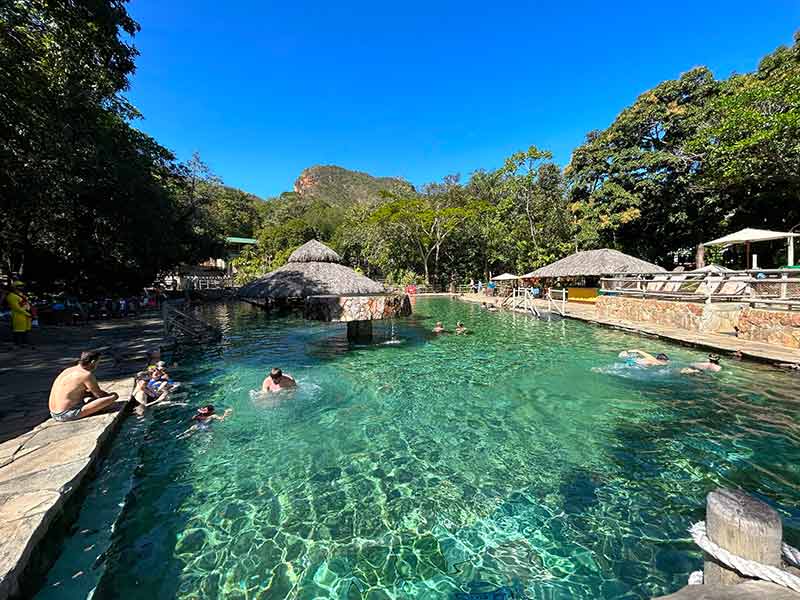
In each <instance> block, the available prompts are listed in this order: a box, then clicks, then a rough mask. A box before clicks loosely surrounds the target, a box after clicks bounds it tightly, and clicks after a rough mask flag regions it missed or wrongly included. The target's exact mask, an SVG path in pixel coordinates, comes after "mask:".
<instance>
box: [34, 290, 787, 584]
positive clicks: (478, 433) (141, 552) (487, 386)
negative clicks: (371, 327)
mask: <svg viewBox="0 0 800 600" xmlns="http://www.w3.org/2000/svg"><path fill="white" fill-rule="evenodd" d="M207 310H208V311H209V312H208V314H207V315H206V316H207V317H209V318H213V319H214V320H215V321H216V322H217V323H219V324H220V325H221V326H222V327H223V328H224V330H225V332H226V335H225V339H224V341H223V342H222V343H220V344H219V345H218V346H213V347H209V348H206V349H204V350H195V351H193V352H192V353H190V355H188V356H187V357H186V358H185V359H183V361H182V363H181V369H180V371H178V372H177V373H176V374H177V375H178V376H179V378H181V379H188V380H191V381H192V382H193V384H194V385H193V386H192V388H191V396H190V399H189V401H190V405H189V406H186V407H180V406H178V407H175V406H173V407H169V406H167V407H160V408H155V407H154V408H153V409H152V412H151V414H149V415H146V416H145V417H144V418H142V419H137V418H136V417H131V418H129V419H127V421H126V422H125V424H124V425H123V429H122V430H121V432H120V434H119V436H118V437H117V439H116V441H115V443H114V447H113V448H112V450H111V452H110V454H109V456H108V458H107V459H106V461H105V463H104V464H103V467H102V472H101V474H100V475H99V477H98V478H97V480H96V481H95V482H93V484H92V485H91V486H90V488H89V491H88V497H87V499H86V502H85V503H84V506H83V508H82V511H81V514H80V517H79V521H78V523H77V524H76V526H75V528H74V530H73V534H72V536H71V537H70V538H69V539H68V540H67V542H66V544H65V547H64V550H63V552H62V554H61V556H60V558H59V560H58V562H57V563H56V565H55V566H54V567H53V569H52V570H51V571H50V573H49V574H48V577H47V580H46V581H45V582H43V586H42V589H41V591H40V593H39V595H38V598H39V599H40V600H44V599H46V600H49V599H54V598H84V597H87V596H88V595H89V594H90V593H91V590H93V589H94V592H93V596H92V597H93V598H94V599H95V600H100V599H107V598H121V599H127V598H153V599H156V598H158V599H162V598H181V599H189V598H192V599H200V598H226V599H230V598H241V599H245V598H247V599H250V598H261V599H266V598H269V599H276V600H277V599H281V598H302V599H306V598H308V599H311V598H341V599H351V598H370V599H377V598H414V599H416V598H425V599H434V598H450V597H452V596H453V594H454V593H455V592H457V591H467V590H469V589H470V585H471V584H472V585H474V584H476V582H484V587H483V588H481V589H491V588H499V587H501V586H507V588H508V589H511V590H514V591H515V593H516V594H517V597H527V598H542V599H545V598H546V599H558V598H565V599H566V598H631V599H632V598H649V597H650V596H653V595H659V594H663V593H667V592H670V591H674V590H676V589H677V588H679V587H681V586H683V585H685V583H686V579H687V576H688V574H689V572H690V571H692V570H693V569H695V568H697V567H698V566H699V565H700V564H701V557H700V553H699V552H697V550H696V549H695V548H694V547H693V545H692V544H691V542H690V540H689V538H688V534H687V532H686V530H687V528H688V527H689V525H690V524H691V523H692V522H694V521H695V520H698V519H702V518H703V515H704V510H703V507H704V497H705V494H706V493H707V492H708V491H709V490H710V489H713V488H714V487H716V486H718V485H731V486H741V487H743V488H744V489H746V490H748V491H749V492H751V493H755V494H757V495H759V496H760V497H761V498H763V499H765V500H767V501H768V502H770V503H771V504H772V505H773V506H775V507H776V508H777V509H778V510H779V511H780V512H781V514H782V515H783V517H784V525H785V538H786V539H787V540H788V541H789V542H790V543H794V544H795V545H797V542H798V541H800V539H799V538H800V536H798V535H797V534H798V525H800V512H799V511H798V509H797V508H796V506H797V504H798V499H800V489H798V488H799V487H800V476H799V473H798V471H800V429H798V420H797V417H796V407H797V404H796V400H797V398H796V392H795V391H794V390H795V389H796V385H797V378H796V377H795V376H794V375H793V374H786V373H782V372H779V371H777V370H774V369H771V368H768V367H764V366H760V365H755V364H749V363H739V362H735V361H733V360H723V364H724V366H725V370H724V371H723V372H722V373H720V374H716V375H713V376H712V375H709V376H700V377H686V376H681V375H679V374H678V373H677V367H678V366H680V365H682V364H684V365H685V364H687V363H688V362H690V361H692V360H697V359H698V358H699V357H701V356H702V353H701V352H699V351H695V350H692V349H688V348H682V347H677V346H665V345H664V344H663V343H661V342H658V341H655V340H648V339H646V338H641V337H636V336H631V335H628V334H625V333H622V332H617V331H612V330H608V329H603V328H600V327H595V326H591V325H587V324H584V323H580V322H574V321H553V322H546V321H536V320H533V319H531V318H528V317H526V316H523V315H517V314H510V313H505V312H499V313H488V312H486V311H483V310H481V309H480V308H479V307H477V306H475V305H467V304H463V303H460V302H455V301H451V300H446V299H420V300H419V301H418V302H417V303H416V306H415V315H414V317H412V318H411V319H409V320H407V321H404V322H397V323H395V324H394V326H393V327H392V326H391V325H390V324H382V325H381V326H380V327H378V328H376V332H377V334H378V335H377V336H376V337H377V338H378V339H377V340H376V343H375V344H374V345H372V346H369V347H349V346H348V344H347V342H346V339H345V331H344V328H343V327H339V326H330V325H317V324H309V323H305V322H303V321H300V320H297V319H291V318H272V319H269V318H267V317H266V316H265V315H264V314H263V313H261V312H259V311H258V310H255V309H251V308H249V307H247V306H245V305H238V304H228V305H219V306H216V307H211V308H209V309H207ZM436 320H442V321H444V323H445V324H446V325H449V326H450V327H451V328H452V326H453V325H454V324H455V322H456V320H463V321H465V323H466V324H467V327H469V328H470V329H471V330H472V334H471V335H468V336H455V335H445V336H440V337H435V336H433V335H432V334H430V333H429V331H430V329H431V328H432V327H433V323H434V322H435V321H436ZM631 347H639V348H643V349H645V350H666V352H667V353H669V354H670V356H671V357H672V361H673V363H674V364H675V365H676V367H675V368H670V369H666V368H653V369H650V370H645V369H640V368H631V367H628V366H625V365H623V364H621V362H622V361H620V360H619V359H618V358H617V353H618V352H619V351H620V350H622V349H626V348H631ZM272 366H280V367H283V368H284V370H285V371H286V372H288V373H291V374H293V375H294V376H295V377H297V379H298V381H299V383H300V387H299V389H298V390H297V392H296V393H295V394H294V395H293V396H287V397H284V398H281V399H280V401H279V402H267V401H265V400H263V399H260V398H259V397H258V396H256V395H252V394H251V393H250V390H252V389H254V388H258V387H259V386H260V384H261V381H262V379H263V377H264V375H265V373H266V372H267V371H268V370H269V368H270V367H272ZM208 402H211V403H213V404H214V405H215V406H216V407H217V408H218V409H221V408H224V407H231V408H233V411H234V412H233V415H232V416H231V418H229V419H228V420H226V421H225V422H221V423H215V424H214V425H213V428H212V430H211V431H209V432H198V433H196V434H194V435H191V436H189V437H187V438H185V439H176V436H177V435H178V434H180V433H181V432H183V431H185V430H186V428H187V427H188V425H189V423H190V421H189V419H190V418H191V415H192V414H193V412H194V407H196V406H199V405H201V404H205V403H208Z"/></svg>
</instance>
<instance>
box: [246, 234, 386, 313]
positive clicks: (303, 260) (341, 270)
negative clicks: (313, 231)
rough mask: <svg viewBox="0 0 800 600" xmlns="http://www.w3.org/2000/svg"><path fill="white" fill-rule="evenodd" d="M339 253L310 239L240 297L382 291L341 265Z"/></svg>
mask: <svg viewBox="0 0 800 600" xmlns="http://www.w3.org/2000/svg"><path fill="white" fill-rule="evenodd" d="M341 260H342V259H341V258H340V257H339V255H338V254H336V252H334V251H333V250H331V249H330V248H328V247H327V246H326V245H325V244H321V243H320V242H318V241H317V240H311V241H310V242H306V243H305V244H303V245H302V246H300V247H299V248H298V249H297V250H295V251H294V252H292V254H291V256H289V262H287V263H286V264H285V265H283V266H282V267H280V268H279V269H276V270H275V271H273V272H272V273H269V274H268V275H266V276H264V277H262V278H261V279H257V280H256V281H253V282H252V283H249V284H247V285H246V286H244V287H242V289H241V290H239V296H240V297H242V298H245V299H250V300H271V301H288V300H301V299H304V298H307V297H309V296H362V295H365V294H383V293H385V291H386V290H385V289H384V287H383V286H382V285H381V284H380V283H377V282H376V281H372V280H371V279H370V278H369V277H365V276H364V275H361V274H359V273H356V272H355V271H354V270H353V269H351V268H350V267H346V266H344V265H342V264H339V263H340V262H341Z"/></svg>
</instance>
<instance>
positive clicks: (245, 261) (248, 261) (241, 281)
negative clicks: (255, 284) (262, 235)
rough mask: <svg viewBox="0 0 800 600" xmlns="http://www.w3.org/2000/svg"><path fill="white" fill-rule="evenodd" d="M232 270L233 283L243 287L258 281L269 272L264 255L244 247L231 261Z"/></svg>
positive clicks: (255, 249)
mask: <svg viewBox="0 0 800 600" xmlns="http://www.w3.org/2000/svg"><path fill="white" fill-rule="evenodd" d="M231 265H232V266H233V270H234V273H235V275H234V281H235V282H236V284H237V285H245V284H246V283H250V282H251V281H253V280H255V279H258V278H259V277H261V276H263V275H264V274H265V273H267V272H268V271H269V269H268V266H267V265H266V264H265V260H264V255H263V254H261V252H260V251H259V249H258V248H253V247H252V246H248V247H246V248H245V249H244V250H242V252H241V253H240V254H239V256H237V257H236V258H234V259H233V260H232V261H231Z"/></svg>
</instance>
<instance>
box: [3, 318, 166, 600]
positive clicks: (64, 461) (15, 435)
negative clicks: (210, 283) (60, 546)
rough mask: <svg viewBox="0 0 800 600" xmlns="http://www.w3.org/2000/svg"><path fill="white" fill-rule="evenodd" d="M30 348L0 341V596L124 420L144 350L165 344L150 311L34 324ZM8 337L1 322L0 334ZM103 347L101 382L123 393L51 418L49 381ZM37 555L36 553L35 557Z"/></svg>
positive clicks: (15, 584)
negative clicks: (71, 323) (110, 401)
mask: <svg viewBox="0 0 800 600" xmlns="http://www.w3.org/2000/svg"><path fill="white" fill-rule="evenodd" d="M32 334H33V335H32V342H33V343H34V344H35V346H36V347H35V349H25V350H22V351H19V350H18V349H16V348H15V347H13V346H12V345H11V344H10V343H7V342H0V380H1V381H2V386H1V387H0V600H5V599H6V598H9V597H15V596H16V597H20V596H23V595H24V590H20V583H21V580H20V577H21V576H22V575H23V574H24V573H25V571H26V569H27V568H28V567H29V565H32V563H31V560H32V559H35V557H36V556H37V548H38V547H39V546H40V543H41V542H42V541H43V540H44V539H45V536H46V535H47V534H48V531H50V528H51V526H52V525H53V524H54V523H56V522H57V521H58V520H59V517H60V516H61V515H62V514H63V509H64V507H65V505H66V503H67V501H68V500H69V499H70V497H71V496H72V495H73V494H75V492H76V491H77V490H78V489H79V488H80V485H81V482H82V481H83V480H84V479H85V478H87V477H89V476H90V475H91V473H92V468H93V465H94V462H95V460H96V459H97V457H98V456H99V455H100V453H101V451H102V448H103V446H104V443H105V442H106V441H108V439H109V438H110V436H111V434H112V433H113V431H114V430H115V428H116V427H117V425H118V424H119V422H120V421H121V419H122V417H123V415H124V411H123V408H124V407H125V404H126V401H127V400H128V399H130V396H131V392H132V390H133V378H132V376H133V374H134V373H135V372H136V371H137V370H139V369H140V368H141V367H142V366H143V364H144V360H145V355H146V352H147V350H149V349H152V348H158V347H159V346H161V345H163V342H164V340H163V337H162V326H161V320H160V319H159V318H155V317H141V318H135V319H124V320H113V321H99V322H92V323H90V324H88V325H85V326H79V327H51V328H45V329H42V330H34V331H33V332H32ZM8 337H10V334H9V332H8V331H7V329H6V330H3V328H0V340H6V339H8ZM94 348H103V349H104V350H105V352H106V356H105V357H104V359H103V361H102V362H101V363H100V366H99V367H98V369H97V378H98V380H99V381H100V385H101V387H102V388H103V389H104V390H107V391H113V392H117V393H118V394H119V396H120V401H119V402H117V403H116V404H115V405H114V406H113V407H112V409H109V410H108V411H106V412H104V413H101V414H98V415H94V416H91V417H88V418H86V419H81V420H79V421H74V422H72V423H57V422H55V421H53V420H52V419H50V418H49V416H50V415H49V411H48V408H47V399H48V394H49V391H50V385H51V384H52V382H53V380H54V379H55V377H56V375H57V374H58V373H59V372H60V371H61V370H62V369H64V368H66V367H68V366H71V365H74V364H75V362H76V360H77V359H78V356H79V355H80V352H81V351H82V350H88V349H94ZM35 562H37V563H40V561H35Z"/></svg>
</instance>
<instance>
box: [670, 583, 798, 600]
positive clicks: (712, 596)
mask: <svg viewBox="0 0 800 600" xmlns="http://www.w3.org/2000/svg"><path fill="white" fill-rule="evenodd" d="M798 599H800V594H798V593H797V592H793V591H792V590H789V589H786V588H784V587H781V586H779V585H775V584H774V583H768V582H766V581H746V582H744V583H740V584H738V585H687V586H686V587H685V588H683V589H680V590H678V591H677V592H675V593H674V594H669V595H668V596H659V597H658V598H656V599H655V600H798Z"/></svg>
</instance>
